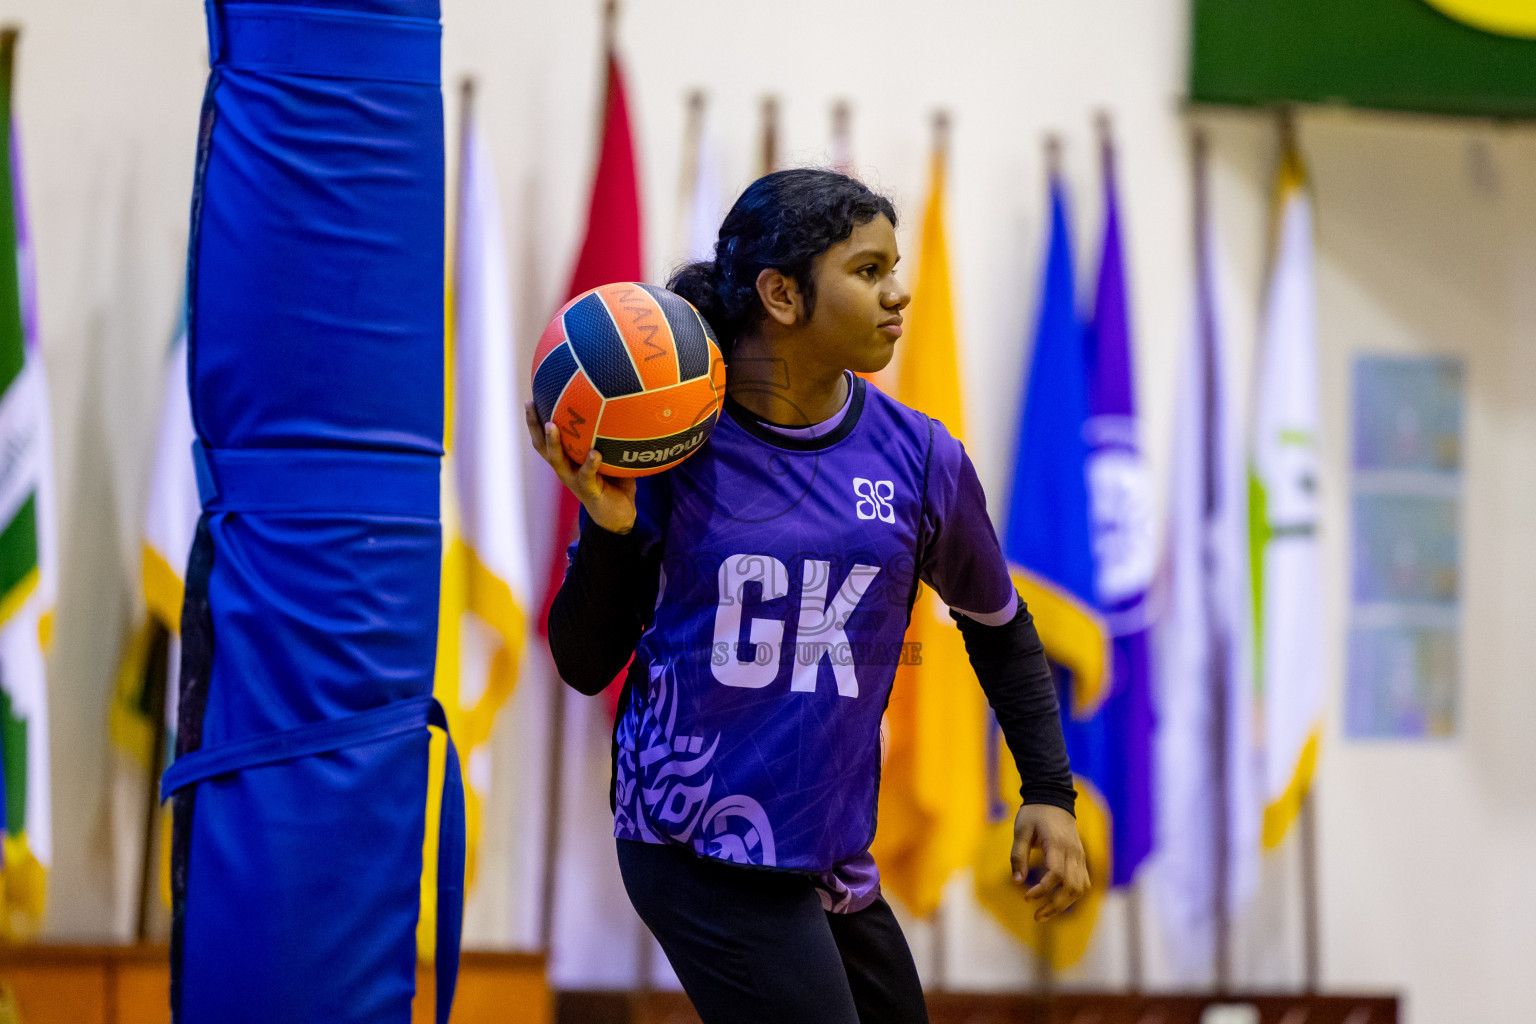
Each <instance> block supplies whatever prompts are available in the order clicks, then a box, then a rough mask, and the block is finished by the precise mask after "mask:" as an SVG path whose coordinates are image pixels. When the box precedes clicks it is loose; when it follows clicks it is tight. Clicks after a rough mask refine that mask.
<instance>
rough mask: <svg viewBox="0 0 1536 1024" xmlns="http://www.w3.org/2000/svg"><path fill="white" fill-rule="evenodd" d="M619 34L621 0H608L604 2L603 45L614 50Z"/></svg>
mask: <svg viewBox="0 0 1536 1024" xmlns="http://www.w3.org/2000/svg"><path fill="white" fill-rule="evenodd" d="M618 35H619V0H606V2H605V3H604V4H603V47H604V49H607V50H610V51H611V50H612V49H613V46H614V41H615V40H616V39H618Z"/></svg>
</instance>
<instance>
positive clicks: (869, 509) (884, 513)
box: [853, 476, 896, 523]
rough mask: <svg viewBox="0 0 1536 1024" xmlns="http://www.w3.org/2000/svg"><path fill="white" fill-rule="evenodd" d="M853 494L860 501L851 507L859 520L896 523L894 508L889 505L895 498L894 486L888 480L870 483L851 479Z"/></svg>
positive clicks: (870, 481)
mask: <svg viewBox="0 0 1536 1024" xmlns="http://www.w3.org/2000/svg"><path fill="white" fill-rule="evenodd" d="M853 493H854V494H857V495H858V496H859V499H860V500H859V503H858V504H857V505H855V506H854V507H853V511H854V513H855V514H856V515H858V517H859V518H860V519H878V520H880V521H881V522H882V523H894V522H895V521H896V508H895V506H893V505H892V504H891V499H892V498H894V497H895V496H896V485H895V484H893V483H891V482H890V481H889V480H873V481H872V480H866V479H865V478H864V477H862V476H856V477H854V478H853Z"/></svg>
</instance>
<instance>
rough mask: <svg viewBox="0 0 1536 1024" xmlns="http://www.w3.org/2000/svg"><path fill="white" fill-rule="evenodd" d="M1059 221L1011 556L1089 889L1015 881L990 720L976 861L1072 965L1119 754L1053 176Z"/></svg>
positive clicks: (1077, 358)
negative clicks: (1064, 906) (1048, 674)
mask: <svg viewBox="0 0 1536 1024" xmlns="http://www.w3.org/2000/svg"><path fill="white" fill-rule="evenodd" d="M1050 202H1051V227H1050V238H1049V241H1048V242H1047V250H1046V259H1045V273H1044V277H1043V280H1042V283H1041V290H1040V313H1039V319H1038V321H1037V323H1036V326H1035V339H1034V351H1033V354H1032V356H1031V360H1030V362H1031V365H1030V370H1029V380H1028V383H1027V384H1026V386H1025V392H1024V407H1023V410H1022V412H1021V415H1020V419H1019V432H1018V438H1019V440H1018V449H1017V455H1016V462H1015V465H1014V473H1013V488H1012V492H1011V495H1010V499H1009V505H1008V523H1007V527H1006V529H1005V530H1004V534H1003V553H1004V554H1005V555H1006V556H1007V558H1008V561H1009V564H1010V565H1011V566H1012V568H1013V575H1014V582H1015V584H1016V585H1017V586H1018V588H1019V595H1020V596H1021V597H1023V598H1024V601H1025V603H1026V604H1027V605H1028V606H1029V610H1030V613H1031V614H1032V615H1033V616H1034V618H1035V622H1036V625H1037V627H1038V629H1039V631H1040V639H1041V641H1042V643H1044V645H1045V652H1046V654H1047V656H1048V657H1049V658H1050V661H1051V669H1052V672H1053V674H1054V676H1055V679H1056V686H1057V694H1058V698H1059V700H1060V702H1061V717H1062V726H1063V731H1064V732H1065V734H1066V739H1067V754H1068V756H1069V757H1070V758H1071V761H1072V771H1073V781H1074V782H1075V783H1076V786H1077V822H1078V831H1079V833H1080V834H1081V835H1082V839H1083V849H1084V851H1085V853H1086V854H1087V859H1088V873H1089V877H1090V878H1091V879H1092V881H1093V889H1092V891H1091V892H1090V893H1089V894H1088V896H1087V897H1085V898H1084V899H1082V900H1080V901H1079V902H1078V903H1077V904H1075V905H1074V906H1073V907H1072V908H1071V909H1070V910H1068V911H1067V912H1066V913H1065V914H1064V915H1062V917H1060V918H1059V919H1058V920H1056V921H1053V922H1049V923H1046V924H1041V923H1040V922H1037V921H1036V920H1035V910H1036V909H1037V908H1036V907H1033V906H1031V905H1030V904H1028V903H1026V902H1025V900H1024V894H1023V890H1022V889H1020V888H1019V887H1018V886H1016V885H1014V884H1013V880H1012V878H1011V877H1010V872H1009V867H1008V850H1009V848H1010V847H1011V845H1012V842H1013V816H1014V812H1015V811H1016V809H1017V806H1018V789H1019V779H1018V775H1017V772H1016V771H1015V770H1014V768H1013V766H1012V759H1011V758H1009V757H1007V756H1006V753H1005V752H1004V750H1003V744H1002V743H1001V742H999V741H998V740H997V739H996V726H995V725H994V726H993V727H992V728H993V733H992V735H993V739H992V742H990V743H988V748H989V750H990V751H992V752H994V753H995V756H996V761H995V762H994V763H993V765H991V766H990V767H991V769H992V770H991V771H990V772H989V774H988V779H989V782H990V783H991V785H992V786H993V787H994V788H993V789H992V791H991V801H990V802H991V806H990V808H989V814H988V830H987V838H986V841H985V843H984V845H983V847H982V852H981V853H980V854H979V855H978V859H977V863H976V871H977V875H976V882H977V892H978V896H979V898H980V899H981V901H982V903H983V905H985V906H986V907H987V908H988V909H989V910H991V911H992V913H993V914H994V915H996V916H997V918H998V920H1000V921H1001V922H1002V923H1003V925H1004V926H1005V927H1006V928H1007V929H1008V930H1009V931H1010V932H1012V933H1013V934H1014V935H1015V936H1016V937H1017V938H1018V939H1019V940H1020V941H1022V942H1024V943H1025V944H1026V945H1028V946H1030V947H1031V948H1033V949H1035V950H1036V951H1037V952H1039V953H1040V954H1041V955H1043V956H1045V957H1047V958H1048V959H1049V961H1050V963H1051V964H1052V966H1053V967H1056V968H1062V967H1067V966H1069V965H1071V964H1073V963H1076V962H1077V960H1078V959H1079V958H1080V957H1081V956H1082V955H1083V952H1084V951H1085V950H1086V949H1087V948H1088V942H1089V939H1090V938H1091V936H1092V934H1093V928H1094V924H1095V922H1096V921H1097V919H1098V913H1099V906H1100V903H1101V902H1102V900H1103V893H1104V890H1105V889H1107V888H1108V882H1109V878H1110V869H1111V864H1110V828H1111V816H1110V810H1109V807H1108V804H1107V801H1106V797H1105V792H1106V785H1105V780H1106V779H1107V778H1109V777H1111V776H1112V765H1113V761H1114V758H1115V756H1116V755H1117V754H1118V751H1116V750H1114V749H1113V748H1112V747H1111V746H1110V741H1111V739H1112V737H1110V735H1109V734H1108V730H1107V720H1106V718H1105V716H1104V715H1103V714H1102V711H1103V707H1104V704H1105V698H1106V697H1107V695H1108V692H1109V688H1110V682H1111V680H1110V661H1109V648H1110V637H1109V630H1108V627H1107V625H1106V624H1105V622H1104V618H1103V616H1102V615H1101V614H1100V612H1099V607H1098V601H1097V599H1096V596H1095V593H1096V592H1095V589H1094V557H1093V532H1092V530H1091V528H1090V527H1091V520H1090V505H1089V494H1088V455H1089V447H1088V442H1087V440H1086V429H1085V428H1086V426H1087V423H1088V416H1089V393H1088V360H1087V358H1086V352H1085V349H1084V331H1083V325H1082V322H1081V321H1080V320H1079V318H1078V313H1077V294H1076V286H1075V278H1074V272H1073V259H1072V236H1071V229H1070V227H1069V224H1068V217H1067V195H1066V188H1065V185H1064V184H1063V183H1062V181H1061V179H1060V177H1059V175H1057V174H1055V173H1053V174H1052V175H1051V182H1050Z"/></svg>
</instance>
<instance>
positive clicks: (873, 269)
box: [859, 263, 880, 280]
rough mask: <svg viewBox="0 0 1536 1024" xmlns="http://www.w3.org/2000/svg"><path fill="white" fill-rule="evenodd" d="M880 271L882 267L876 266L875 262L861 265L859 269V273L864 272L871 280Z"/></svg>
mask: <svg viewBox="0 0 1536 1024" xmlns="http://www.w3.org/2000/svg"><path fill="white" fill-rule="evenodd" d="M879 272H880V268H879V267H877V266H875V265H874V264H873V263H871V264H870V265H869V266H867V267H861V268H860V269H859V273H861V274H863V275H864V276H865V277H867V278H870V279H871V280H873V279H874V278H875V276H876V275H878V274H879Z"/></svg>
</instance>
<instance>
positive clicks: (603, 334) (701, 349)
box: [533, 283, 725, 476]
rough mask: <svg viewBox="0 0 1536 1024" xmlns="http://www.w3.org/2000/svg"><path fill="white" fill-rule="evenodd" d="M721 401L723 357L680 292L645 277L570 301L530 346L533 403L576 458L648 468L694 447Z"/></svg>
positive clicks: (622, 470) (643, 472)
mask: <svg viewBox="0 0 1536 1024" xmlns="http://www.w3.org/2000/svg"><path fill="white" fill-rule="evenodd" d="M724 402H725V363H724V360H723V359H722V358H721V356H720V347H719V345H718V344H717V343H716V341H715V336H714V333H713V332H712V331H711V330H710V328H709V324H708V323H707V322H706V321H705V319H704V318H703V317H702V316H700V315H699V311H698V310H696V309H694V308H693V306H692V305H691V304H690V303H689V302H688V301H687V300H686V299H684V298H682V297H681V296H679V295H676V294H674V293H672V292H669V291H667V290H666V289H665V288H657V287H655V286H653V285H648V284H627V283H624V284H605V285H603V286H602V287H599V288H593V289H592V290H591V291H587V292H583V293H582V294H580V295H578V296H576V297H575V298H574V299H572V300H571V301H570V302H568V303H566V304H565V306H564V307H563V308H562V309H561V310H560V312H558V313H556V314H555V318H554V319H553V320H551V321H550V322H549V326H548V327H546V328H545V329H544V334H543V336H542V337H540V338H539V344H538V347H537V349H535V351H534V354H533V404H534V409H535V410H536V411H537V412H538V414H539V418H540V420H541V421H543V422H546V423H549V422H552V423H554V424H555V425H556V426H557V427H558V428H559V430H560V439H561V442H562V444H563V446H564V448H565V452H566V454H567V455H569V456H570V457H571V458H572V459H574V460H575V461H577V462H582V461H584V460H585V459H586V457H587V453H588V452H589V451H590V450H591V449H593V448H596V449H597V450H598V452H599V453H600V454H601V455H602V457H603V464H602V469H601V472H603V473H606V474H608V475H609V476H647V475H649V474H651V473H659V472H661V471H662V470H664V469H669V468H671V467H672V466H675V465H677V464H678V463H679V462H681V461H682V460H683V459H685V458H687V457H688V456H689V455H690V454H692V453H693V452H694V451H696V450H697V449H698V448H699V446H700V445H701V444H703V443H704V439H705V438H706V437H708V436H709V432H710V431H711V430H712V429H713V428H714V425H715V422H716V421H717V420H718V419H719V418H720V408H721V406H722V404H723V403H724Z"/></svg>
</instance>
